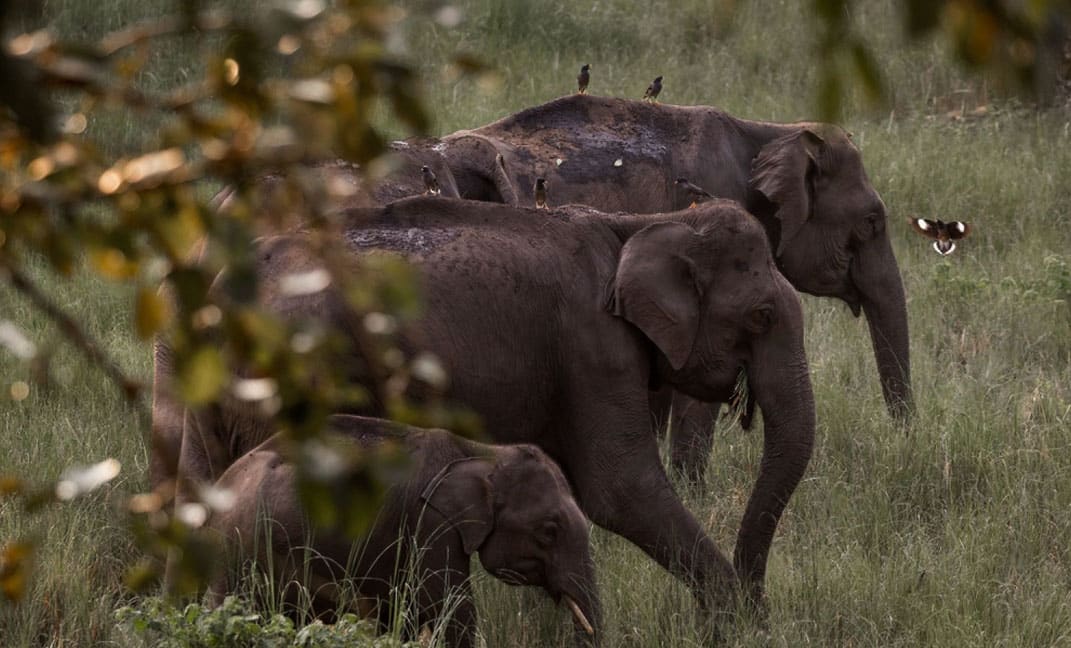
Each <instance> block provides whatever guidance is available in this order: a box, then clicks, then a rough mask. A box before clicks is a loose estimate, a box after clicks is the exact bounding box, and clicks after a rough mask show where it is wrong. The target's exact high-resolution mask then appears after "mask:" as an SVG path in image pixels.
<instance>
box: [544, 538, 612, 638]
mask: <svg viewBox="0 0 1071 648" xmlns="http://www.w3.org/2000/svg"><path fill="white" fill-rule="evenodd" d="M584 553H587V552H586V551H585V552H584ZM563 581H564V582H561V583H557V584H552V585H551V589H552V590H553V591H556V592H557V593H558V595H559V596H560V597H561V598H560V601H561V604H562V605H563V606H564V607H565V608H566V609H567V610H569V612H570V614H571V616H572V618H573V627H574V628H575V629H576V639H577V644H578V645H582V646H588V645H598V644H599V642H600V640H601V638H602V606H601V604H600V602H599V595H598V585H597V583H596V580H595V565H594V563H593V561H592V560H591V557H590V554H588V557H587V558H586V559H585V560H584V562H583V564H581V565H580V566H579V567H577V568H576V569H575V570H574V571H573V573H571V574H568V575H566V576H564V578H563Z"/></svg>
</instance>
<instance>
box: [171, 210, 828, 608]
mask: <svg viewBox="0 0 1071 648" xmlns="http://www.w3.org/2000/svg"><path fill="white" fill-rule="evenodd" d="M537 214H543V216H542V217H537ZM346 215H347V216H348V217H349V218H351V219H352V223H353V226H352V227H349V228H345V229H344V230H343V238H344V241H345V243H346V245H347V246H348V249H349V253H350V254H352V255H353V258H354V259H365V258H374V257H375V256H377V255H382V254H386V253H389V254H393V255H401V256H402V257H403V258H404V259H406V260H407V261H408V262H409V263H410V264H411V265H412V268H413V271H414V272H415V273H416V275H417V277H418V283H419V285H421V286H422V293H423V309H422V312H421V316H420V317H419V318H418V319H416V320H414V321H413V322H411V323H409V324H405V325H402V326H400V328H399V330H398V333H397V335H398V337H399V339H400V342H399V344H402V345H403V346H404V348H416V349H422V350H425V351H427V352H430V353H433V354H434V355H435V356H436V357H437V358H439V360H440V361H441V363H442V366H443V368H444V369H445V370H446V373H447V375H448V376H449V388H448V392H447V396H448V397H449V398H450V399H452V401H454V402H456V403H461V404H464V405H465V406H467V407H468V408H470V409H471V410H472V411H474V412H475V413H477V414H478V415H479V416H480V417H481V418H482V420H483V423H484V426H485V428H486V429H487V430H489V431H490V433H491V434H492V435H493V437H492V438H493V440H494V441H495V442H498V443H531V444H535V445H538V446H539V447H540V448H541V449H542V450H543V451H545V452H546V453H547V454H548V455H549V456H550V457H551V458H553V459H554V460H555V461H556V462H558V464H559V465H560V466H561V468H562V472H563V473H564V474H565V476H566V478H567V479H568V480H569V483H570V485H571V486H572V488H573V492H574V494H575V496H576V499H577V502H578V503H579V504H580V507H581V509H582V510H583V511H584V513H585V514H586V515H587V516H588V517H589V518H590V519H591V520H592V521H593V522H595V523H596V524H598V525H600V526H602V527H604V528H606V529H609V530H610V531H612V532H614V533H617V534H620V535H622V536H624V537H625V538H627V539H628V540H630V541H632V542H633V543H635V544H636V545H637V546H639V547H640V548H641V549H642V550H644V551H646V552H647V553H648V554H649V555H650V556H652V557H653V558H654V559H655V560H656V561H658V562H659V563H660V564H661V565H662V566H664V567H665V568H667V569H669V570H671V571H672V572H673V573H674V574H677V575H678V576H680V577H681V578H683V579H685V580H686V582H687V583H688V584H689V585H690V586H691V587H692V588H693V590H694V591H695V593H696V595H697V597H699V598H700V599H701V600H702V601H704V602H706V603H708V604H712V605H714V606H716V607H724V606H727V605H728V601H730V600H731V599H732V598H733V596H734V595H733V591H734V590H735V589H736V587H737V586H738V585H741V584H742V585H743V586H744V587H745V588H746V591H747V592H748V594H749V595H750V596H751V598H752V599H753V600H760V599H761V598H762V583H763V579H764V575H765V570H766V558H767V553H768V552H769V549H770V544H771V541H772V538H773V535H774V532H775V529H776V526H777V521H778V519H779V518H780V516H781V513H782V511H783V510H784V507H785V506H786V505H787V504H788V502H789V500H790V499H791V496H792V493H793V492H794V491H795V488H796V486H797V484H798V483H799V481H800V479H801V477H802V475H803V473H804V470H805V469H806V467H807V464H808V461H809V459H810V455H811V449H812V445H813V437H814V428H815V413H814V398H813V393H812V390H811V382H810V372H809V369H808V365H807V359H806V356H805V353H804V348H803V315H802V312H801V309H800V301H799V296H798V295H797V294H796V292H795V291H794V290H793V289H792V286H791V285H790V284H789V283H788V282H787V281H786V280H785V279H784V277H782V276H781V274H780V272H778V270H777V268H776V265H775V263H774V259H773V256H772V254H771V252H770V247H769V243H768V241H767V240H766V235H765V233H764V231H763V229H762V227H761V225H760V224H759V222H758V221H757V220H756V219H755V218H754V216H752V215H750V214H748V213H747V212H745V211H744V210H743V209H742V208H740V206H739V205H738V204H736V203H733V202H731V201H721V200H715V201H710V202H708V203H704V204H703V205H700V206H698V207H696V208H695V209H686V210H681V211H679V212H675V213H669V214H649V215H633V214H604V213H600V212H597V211H595V210H592V209H589V208H559V209H552V210H548V211H545V212H540V211H537V210H536V209H534V208H511V207H507V206H504V205H495V204H489V203H480V202H474V201H464V200H441V199H436V198H423V197H417V198H410V199H406V200H402V201H398V202H395V203H391V204H390V205H387V206H386V207H384V208H381V209H357V210H351V211H350V212H347V214H346ZM256 261H257V264H258V265H257V272H258V275H259V277H260V282H259V290H260V295H259V302H260V304H261V305H262V306H263V307H265V308H267V309H269V310H271V311H274V312H278V313H285V314H288V316H290V317H300V318H310V317H315V318H325V319H326V321H325V322H324V324H325V325H326V326H329V327H331V328H332V329H334V330H337V331H343V332H345V331H353V326H354V322H360V321H361V319H362V318H361V317H360V315H359V314H354V313H351V312H350V311H349V306H348V303H349V302H347V301H346V300H345V298H344V296H343V295H340V294H338V292H337V291H336V290H335V289H333V287H332V286H333V285H334V284H331V285H329V286H328V287H327V288H325V289H324V290H322V291H319V292H315V293H313V294H303V295H294V294H292V292H288V291H287V290H285V289H284V285H285V278H286V277H288V276H290V275H292V274H294V273H297V274H302V273H306V272H309V271H311V270H313V269H316V268H320V267H322V266H321V264H322V260H321V258H320V256H318V254H317V253H316V252H315V251H314V249H313V247H312V246H311V241H310V239H308V238H306V237H305V236H304V235H303V234H301V233H295V234H287V235H280V236H275V237H271V238H267V239H264V240H262V242H261V243H260V245H259V247H258V249H257V250H256ZM355 315H356V316H355ZM358 334H359V331H353V333H352V335H354V336H356V335H358ZM339 362H348V363H350V364H351V365H353V366H357V364H356V363H357V360H356V359H352V360H347V359H346V358H339ZM170 364H171V358H170V354H168V353H167V352H166V346H164V347H162V348H161V349H158V353H157V355H156V371H157V375H158V376H168V375H171V374H173V372H174V368H173V367H171V366H170ZM741 369H745V370H746V373H747V377H748V384H749V392H750V394H751V397H752V398H753V399H754V401H755V402H756V403H757V406H758V407H759V408H760V409H761V410H762V413H763V422H764V434H765V440H766V441H765V444H764V451H763V459H762V462H761V464H760V467H759V471H758V475H757V478H756V482H755V486H754V488H753V490H752V493H751V497H750V499H749V501H748V504H747V507H746V510H745V511H744V513H743V517H742V521H741V523H740V526H739V530H738V534H737V542H736V548H735V552H734V554H733V559H732V561H730V560H728V559H727V558H726V557H725V555H724V554H723V553H722V552H721V551H720V550H719V549H718V548H717V547H716V546H715V544H714V542H713V540H711V538H710V537H709V536H707V534H706V532H705V531H704V530H703V528H702V526H701V525H700V524H699V522H698V521H697V520H696V519H695V517H693V516H692V514H691V513H690V512H689V511H688V510H687V509H686V508H685V507H684V505H683V503H682V502H681V500H680V499H679V498H678V496H677V495H676V493H675V492H674V490H673V488H672V486H671V485H670V482H669V480H668V478H667V476H666V473H665V471H664V470H663V467H662V463H661V460H660V459H659V455H658V446H657V443H656V440H655V437H654V434H653V427H652V420H651V416H650V410H649V404H648V395H649V390H651V389H652V388H656V387H657V386H658V385H669V386H672V387H673V388H674V389H678V390H680V391H682V392H684V393H687V394H689V395H691V396H692V397H694V398H697V399H700V400H702V401H710V402H718V401H725V400H727V399H728V398H730V396H731V394H732V393H733V391H734V389H735V388H736V384H737V378H738V376H739V375H740V371H741ZM164 384H166V381H165V383H164ZM154 413H155V412H154ZM371 414H376V415H378V414H379V412H371ZM154 432H155V433H156V434H158V435H162V436H165V437H176V436H177V437H181V439H182V441H181V454H180V457H179V462H178V465H177V466H176V467H175V468H176V469H177V471H178V484H179V492H178V496H177V499H179V501H181V500H182V498H183V497H184V494H183V488H184V487H185V485H187V484H191V483H196V482H198V481H201V482H209V481H214V480H215V479H217V478H218V477H219V471H220V470H222V469H225V468H226V467H227V466H229V465H230V464H231V463H233V462H234V461H235V460H236V459H237V458H238V457H239V456H241V455H242V454H243V453H245V452H248V451H249V450H251V449H252V448H253V447H255V446H256V445H257V444H259V443H261V442H262V441H264V439H265V438H266V437H267V436H269V435H270V433H271V428H270V426H268V425H266V424H265V422H264V421H260V420H257V419H255V418H253V417H251V416H250V415H249V413H248V412H247V411H245V410H243V409H241V408H235V409H233V410H232V409H230V408H227V407H224V406H217V407H211V408H198V409H190V410H189V411H186V412H183V413H182V415H181V416H173V415H171V414H170V413H168V412H164V416H162V417H160V418H159V419H157V420H154Z"/></svg>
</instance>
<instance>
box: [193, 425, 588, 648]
mask: <svg viewBox="0 0 1071 648" xmlns="http://www.w3.org/2000/svg"><path fill="white" fill-rule="evenodd" d="M329 427H330V428H331V430H332V431H333V432H337V433H339V435H340V436H341V437H342V438H343V439H344V440H346V441H347V442H352V443H356V444H358V445H360V446H361V447H364V448H371V447H373V446H377V445H379V444H382V443H385V442H388V441H389V440H393V441H395V442H397V443H398V444H399V445H400V446H401V447H402V448H403V449H404V450H405V451H406V452H407V453H408V454H409V456H410V469H409V471H408V473H407V477H406V478H405V479H404V481H401V482H400V483H396V484H393V485H391V486H390V488H389V489H388V491H387V494H386V497H385V500H384V504H383V507H382V509H381V510H380V512H379V514H378V516H377V518H376V521H375V523H374V524H373V525H372V528H371V529H369V530H368V531H367V533H366V535H365V536H364V537H363V538H362V539H361V540H360V541H359V542H357V543H356V544H354V543H352V542H351V541H349V540H348V539H347V538H345V537H342V536H341V535H339V534H337V533H335V534H332V533H326V532H319V533H318V534H317V535H316V536H314V537H312V539H311V542H309V540H308V539H309V538H310V536H309V531H310V529H309V523H308V521H307V517H306V515H305V513H304V510H303V508H302V506H301V504H300V502H299V500H298V496H297V492H296V483H295V479H296V474H295V468H294V466H293V464H290V463H287V462H286V461H284V460H283V458H282V456H281V454H280V449H279V441H278V438H277V437H272V438H271V439H269V440H267V441H265V442H264V443H263V444H261V445H259V446H257V447H256V448H254V449H253V450H251V451H250V452H249V453H248V454H246V455H244V456H243V457H241V458H240V459H239V460H238V461H236V462H235V463H234V464H233V465H231V466H230V468H228V469H227V471H226V472H224V473H223V475H222V476H221V477H220V478H219V480H218V482H217V486H219V487H221V488H225V489H229V490H230V491H232V492H233V493H235V494H236V496H237V501H236V502H235V506H233V507H232V508H231V509H230V510H229V511H227V512H224V513H219V514H216V515H215V516H214V517H213V518H212V519H211V520H210V522H209V528H210V529H211V530H213V531H215V532H217V533H219V534H220V535H222V536H223V538H225V539H226V541H227V542H228V544H229V545H230V546H231V547H232V549H234V550H235V551H236V552H238V553H240V554H241V555H244V556H258V557H259V558H260V559H261V560H265V559H267V558H268V554H267V551H266V550H265V549H264V546H265V545H266V544H270V546H271V555H272V558H273V559H274V560H275V570H276V571H275V577H276V578H275V579H276V582H279V583H284V584H285V583H293V582H298V583H301V584H302V585H304V586H306V587H307V588H308V590H309V594H310V597H311V599H312V604H313V613H314V614H317V615H318V616H319V615H323V614H329V613H330V612H332V611H334V610H335V609H336V608H337V606H338V603H339V600H338V599H339V597H338V592H339V589H338V587H337V583H338V582H339V581H340V580H341V579H342V578H352V579H353V585H354V590H355V592H356V594H357V605H356V607H357V608H358V609H359V610H360V611H362V612H363V613H366V614H371V613H375V614H376V615H377V616H378V619H379V621H380V623H381V625H385V624H387V623H388V622H389V621H390V620H392V619H394V618H397V617H396V616H394V614H395V613H396V612H398V611H399V610H395V609H392V606H393V605H394V604H396V603H397V599H398V596H399V595H398V592H403V593H405V594H404V597H405V599H406V604H407V606H408V607H407V609H406V610H405V611H404V612H405V613H406V614H407V618H408V620H409V621H410V626H409V627H411V628H422V627H423V626H425V625H426V624H430V623H434V622H435V621H436V620H437V619H438V618H439V617H440V616H442V615H443V614H444V612H446V611H447V610H444V603H445V604H446V607H448V608H449V615H450V618H449V620H448V621H447V626H446V628H445V638H446V645H449V646H471V645H473V644H474V640H473V631H474V629H475V625H476V611H475V608H474V606H473V603H472V597H471V591H470V587H469V583H468V576H469V563H470V556H471V555H472V554H473V553H476V554H478V555H479V557H480V562H481V563H482V564H483V566H484V568H485V569H487V571H488V572H490V573H491V574H492V575H494V576H495V577H497V578H499V579H501V580H503V581H505V582H507V583H509V584H511V585H538V586H541V587H543V588H544V589H545V590H546V591H547V593H549V594H550V595H551V596H552V597H553V598H554V599H555V600H556V601H561V602H564V603H565V604H566V605H567V606H568V607H569V608H570V610H571V611H572V613H573V617H574V621H575V623H576V626H577V630H578V632H579V631H581V630H582V631H583V632H584V633H585V634H587V635H590V636H591V637H590V638H592V639H594V638H595V636H596V633H597V631H598V630H597V629H598V625H599V620H600V609H599V602H598V598H597V596H596V584H595V574H594V565H593V562H592V558H591V553H590V550H589V545H588V521H587V518H585V517H584V514H583V513H581V512H580V509H579V507H578V506H577V503H576V502H575V501H574V499H573V496H572V494H571V492H570V489H569V485H568V482H567V481H566V479H565V477H564V475H563V474H562V472H561V470H560V469H559V468H558V466H557V464H555V463H554V462H553V461H552V460H550V459H549V458H548V457H547V455H545V454H544V453H543V451H541V450H540V449H538V448H536V447H535V446H531V445H503V446H490V445H485V444H481V443H476V442H474V441H469V440H467V439H463V438H460V437H457V436H454V435H452V434H450V433H449V432H445V431H443V430H421V429H416V428H407V427H405V426H402V425H398V424H394V423H390V422H388V421H384V420H382V419H374V418H364V417H359V416H344V415H337V416H333V417H331V419H330V422H329ZM265 518H268V519H270V520H271V524H270V527H266V526H265V525H264V524H263V520H264V519H265ZM258 523H261V526H260V527H258V526H257V525H258ZM269 529H270V534H269V533H268V530H269ZM266 537H267V538H270V540H267V541H265V538H266ZM258 547H260V549H259V550H258ZM233 574H235V572H234V571H233V570H230V571H228V572H226V573H221V574H220V576H219V577H218V578H217V580H216V583H215V584H214V585H213V587H212V593H211V598H213V599H215V600H217V601H218V599H219V598H220V597H221V595H222V594H223V592H225V591H227V590H228V589H229V585H231V584H232V580H231V576H232V575H233ZM407 585H411V586H412V587H411V588H410V589H406V586H407ZM288 589H289V590H290V591H288V592H285V594H287V597H286V598H287V600H288V602H290V603H293V602H294V595H295V590H294V589H293V588H291V587H289V586H288ZM392 594H393V596H392Z"/></svg>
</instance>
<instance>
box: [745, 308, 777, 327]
mask: <svg viewBox="0 0 1071 648" xmlns="http://www.w3.org/2000/svg"><path fill="white" fill-rule="evenodd" d="M775 320H776V317H775V315H774V308H773V306H771V305H769V304H763V305H762V306H758V307H756V308H754V309H752V311H751V312H750V313H748V315H747V327H748V328H749V329H750V330H751V331H752V332H754V333H759V334H761V333H765V332H766V331H769V330H770V328H771V327H772V326H773V325H774V321H775Z"/></svg>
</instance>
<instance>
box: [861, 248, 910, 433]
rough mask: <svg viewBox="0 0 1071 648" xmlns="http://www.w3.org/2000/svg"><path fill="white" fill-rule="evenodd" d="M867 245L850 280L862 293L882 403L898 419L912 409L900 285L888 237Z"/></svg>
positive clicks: (905, 323) (904, 311) (908, 353)
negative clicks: (868, 248) (868, 247)
mask: <svg viewBox="0 0 1071 648" xmlns="http://www.w3.org/2000/svg"><path fill="white" fill-rule="evenodd" d="M871 245H872V246H873V247H872V249H871V250H867V251H866V253H864V254H860V255H859V257H858V259H857V261H856V262H855V263H853V266H852V280H853V283H855V286H856V288H857V289H858V290H859V292H860V293H861V294H862V298H863V299H862V306H863V312H864V313H865V314H866V321H867V325H868V326H869V328H870V341H871V343H872V344H873V346H874V358H875V360H876V361H877V365H878V375H879V376H880V378H881V392H882V395H883V396H884V397H885V404H886V406H887V407H888V409H889V413H890V414H891V415H892V416H893V417H894V418H896V419H901V420H902V419H905V418H907V417H909V416H910V415H911V412H912V411H913V407H914V405H913V401H912V396H911V359H910V351H909V342H908V328H907V300H906V298H905V296H904V283H903V280H902V279H901V278H900V268H899V267H898V266H897V264H896V258H895V257H894V256H893V252H892V245H891V244H890V242H889V239H888V237H882V238H881V239H878V240H875V241H873V242H872V243H871Z"/></svg>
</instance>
